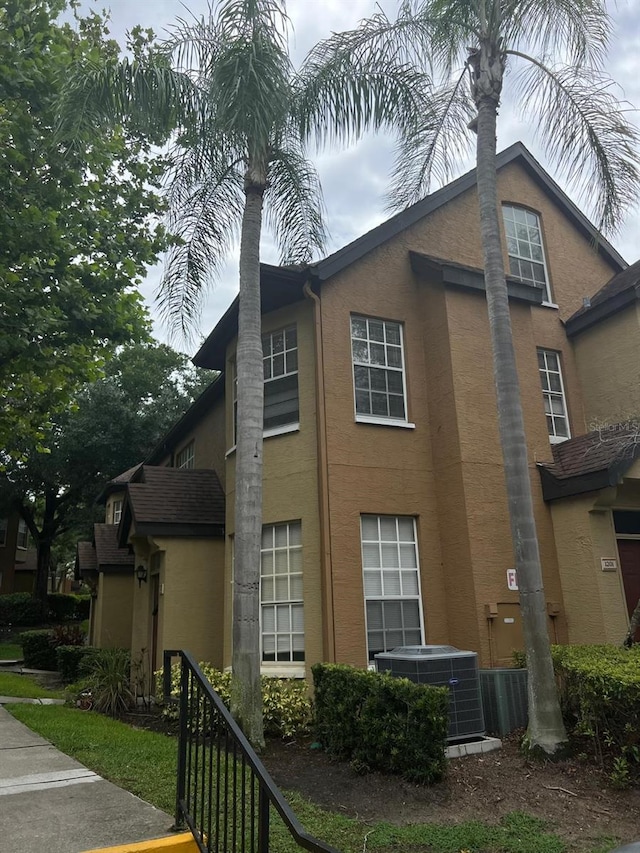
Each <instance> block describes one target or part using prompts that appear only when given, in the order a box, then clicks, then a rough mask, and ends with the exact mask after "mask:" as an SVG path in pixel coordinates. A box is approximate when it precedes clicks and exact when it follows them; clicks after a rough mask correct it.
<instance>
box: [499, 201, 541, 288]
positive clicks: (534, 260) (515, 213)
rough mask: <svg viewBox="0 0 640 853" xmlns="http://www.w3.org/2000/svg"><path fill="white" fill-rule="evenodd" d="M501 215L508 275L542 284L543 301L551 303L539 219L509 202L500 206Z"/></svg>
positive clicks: (534, 283) (527, 281) (538, 285)
mask: <svg viewBox="0 0 640 853" xmlns="http://www.w3.org/2000/svg"><path fill="white" fill-rule="evenodd" d="M502 216H503V219H504V230H505V234H506V237H507V253H508V255H509V272H510V274H511V275H512V276H514V278H519V279H520V281H524V282H526V283H527V284H533V285H535V286H537V287H541V288H542V290H543V297H542V298H543V301H544V302H552V301H553V300H552V299H551V290H550V287H549V276H548V274H547V265H546V262H545V258H544V248H543V246H542V229H541V228H540V219H539V218H538V216H537V214H535V213H532V212H531V211H530V210H525V209H524V208H522V207H514V206H513V205H510V204H505V205H503V207H502Z"/></svg>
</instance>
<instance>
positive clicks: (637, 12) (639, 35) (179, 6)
mask: <svg viewBox="0 0 640 853" xmlns="http://www.w3.org/2000/svg"><path fill="white" fill-rule="evenodd" d="M105 5H108V6H109V7H110V12H111V34H112V36H113V37H114V38H116V39H117V40H118V41H119V42H120V43H121V44H124V36H125V32H126V31H127V30H129V29H130V28H131V27H133V26H135V25H136V24H141V25H142V26H144V27H151V28H153V30H154V31H155V33H156V34H157V35H159V36H160V37H162V36H163V35H164V34H166V32H167V28H170V26H171V24H172V22H174V21H175V19H176V18H177V17H179V16H182V17H185V16H186V15H187V13H186V9H189V10H190V11H191V12H193V13H195V14H196V15H199V14H202V13H203V12H204V11H205V9H206V0H187V2H186V3H182V2H180V0H110V3H108V4H105V3H104V2H99V3H98V4H97V6H98V8H102V7H103V6H105ZM380 5H381V6H382V7H383V8H384V9H385V10H386V11H387V12H388V14H390V15H392V14H393V10H394V9H395V8H396V3H395V2H394V0H383V1H382V2H381V3H380ZM608 5H609V6H610V7H611V9H610V11H611V14H612V17H613V20H614V24H615V31H614V37H613V41H612V45H611V49H610V52H609V60H608V62H607V70H608V72H609V74H610V75H611V77H612V78H613V79H614V80H615V81H616V82H617V83H618V84H619V86H620V89H619V93H618V94H619V97H620V98H623V99H625V100H626V101H628V102H629V104H630V109H631V108H633V112H632V113H631V115H632V118H633V120H634V121H635V123H636V124H637V125H638V126H639V127H640V112H638V111H637V110H638V108H640V0H617V2H615V1H614V0H611V2H609V3H608ZM82 8H83V9H87V8H89V3H88V2H87V0H84V2H83V4H82ZM287 9H288V12H289V15H290V18H291V20H292V23H293V35H292V39H291V50H292V56H293V59H294V62H296V63H299V62H300V61H301V60H302V59H303V58H304V56H305V54H306V52H307V50H308V49H309V48H310V47H311V46H312V45H313V44H314V43H315V42H316V41H317V40H318V39H320V38H322V37H324V36H326V35H328V34H329V33H330V32H331V31H337V30H343V29H348V28H351V27H353V26H355V25H356V24H357V22H358V20H360V19H361V18H363V17H366V16H368V15H370V14H371V13H372V12H373V11H374V9H375V4H374V0H288V3H287ZM517 140H521V141H522V142H524V143H525V145H527V147H528V148H529V149H530V151H531V152H532V153H533V154H534V156H536V157H537V158H538V159H539V160H540V162H541V163H542V165H543V166H545V167H546V168H549V166H550V164H549V163H547V162H546V160H545V157H544V154H543V151H542V150H541V148H540V146H539V145H537V143H536V139H535V128H534V127H533V126H531V125H527V124H523V123H522V121H520V119H519V116H518V114H517V110H516V109H514V105H513V104H512V103H510V102H509V100H508V99H505V101H504V103H503V106H502V109H501V111H500V117H499V133H498V149H502V148H506V147H507V146H508V145H511V144H512V143H513V142H516V141H517ZM392 149H393V145H392V141H391V140H389V139H384V138H381V137H372V138H366V139H365V140H363V141H362V142H361V143H360V144H359V145H357V146H355V147H353V148H351V149H349V150H347V151H342V152H340V153H331V154H329V153H323V154H321V155H320V156H319V157H317V158H316V165H317V167H318V169H319V171H320V176H321V180H322V185H323V190H324V196H325V205H326V209H327V224H328V226H329V231H330V245H329V251H330V252H331V251H335V250H336V249H339V248H340V247H341V246H343V245H345V244H346V243H348V242H349V241H351V240H353V239H354V238H356V237H358V236H359V235H361V234H363V233H364V232H366V231H368V230H369V229H370V228H372V227H374V226H375V225H377V224H379V223H380V222H382V221H383V220H384V219H385V218H386V215H385V212H384V193H385V189H386V185H387V177H388V170H389V167H390V164H391V161H392ZM472 166H473V163H472V161H471V160H468V161H467V162H461V163H460V168H459V172H458V173H459V174H462V173H463V172H465V171H467V170H468V169H469V168H471V167H472ZM554 177H555V178H556V179H557V180H558V182H559V183H560V184H561V185H563V181H562V177H561V176H560V175H554ZM435 188H437V187H434V189H435ZM611 241H612V243H613V244H614V245H615V247H616V248H617V249H618V250H619V251H620V252H621V254H622V255H623V257H625V259H626V260H627V261H629V262H633V261H635V260H637V259H638V258H639V257H640V211H638V210H636V211H634V212H633V213H632V214H630V215H629V216H628V218H627V220H626V222H625V223H624V225H623V227H622V229H621V231H620V233H619V234H617V235H615V236H614V237H613V238H612V240H611ZM262 253H263V260H265V261H268V262H271V263H277V262H278V257H277V253H276V252H275V249H274V247H273V244H272V242H271V241H270V239H269V238H268V235H266V236H265V239H264V242H263V247H262ZM160 275H161V268H160V267H158V268H154V269H152V270H150V272H149V276H148V278H147V281H146V282H145V284H144V286H143V292H144V295H145V298H146V299H147V302H148V304H149V307H150V310H151V313H152V316H155V312H154V307H153V293H154V290H155V288H156V287H157V285H158V282H159V279H160ZM237 280H238V273H237V256H234V257H231V258H230V259H229V262H228V263H227V265H226V268H225V270H224V271H223V274H222V276H221V278H220V280H219V282H218V283H217V284H216V286H215V288H214V289H213V290H212V291H211V292H210V294H209V296H208V298H207V300H206V304H205V307H204V310H203V313H202V321H201V328H200V331H201V333H202V334H204V335H206V334H208V332H209V331H210V330H211V328H213V326H214V325H215V323H216V322H217V320H218V319H219V318H220V316H221V315H222V313H223V312H224V311H225V310H226V308H227V307H228V305H229V303H230V302H231V300H232V299H233V297H234V296H235V294H236V293H237ZM155 333H156V336H157V337H158V338H160V339H162V340H166V339H167V330H166V329H164V328H163V327H162V325H161V324H160V323H159V322H157V321H156V322H155ZM173 343H174V345H176V346H181V344H180V342H179V341H173ZM181 348H185V349H186V350H192V351H193V350H194V346H193V345H191V346H189V347H184V346H183V345H182V347H181Z"/></svg>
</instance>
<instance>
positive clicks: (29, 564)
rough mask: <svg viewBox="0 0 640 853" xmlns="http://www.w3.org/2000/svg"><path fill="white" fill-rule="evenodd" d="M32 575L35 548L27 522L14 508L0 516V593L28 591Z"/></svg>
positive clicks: (31, 584) (34, 572) (34, 566)
mask: <svg viewBox="0 0 640 853" xmlns="http://www.w3.org/2000/svg"><path fill="white" fill-rule="evenodd" d="M35 576H36V551H35V549H34V548H33V547H32V546H31V543H30V541H29V530H28V529H27V523H26V522H25V520H24V519H23V518H21V517H20V514H19V513H18V511H17V510H14V511H12V512H10V513H9V514H8V515H7V516H5V517H4V518H0V595H5V594H8V593H12V592H32V590H33V584H34V581H35Z"/></svg>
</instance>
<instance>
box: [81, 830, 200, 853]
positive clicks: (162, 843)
mask: <svg viewBox="0 0 640 853" xmlns="http://www.w3.org/2000/svg"><path fill="white" fill-rule="evenodd" d="M85 853H198V845H197V844H196V842H195V841H194V840H193V835H191V833H190V832H184V833H180V835H169V836H167V837H165V838H152V839H151V841H139V842H137V843H135V844H121V845H120V846H119V847H100V848H96V849H95V850H86V851H85Z"/></svg>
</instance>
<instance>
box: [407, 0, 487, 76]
mask: <svg viewBox="0 0 640 853" xmlns="http://www.w3.org/2000/svg"><path fill="white" fill-rule="evenodd" d="M496 2H498V0H486V2H485V3H483V4H480V3H478V2H477V0H404V4H403V6H404V7H405V12H404V14H405V17H406V18H407V19H411V18H413V19H414V20H415V21H416V23H417V24H419V25H420V32H423V33H424V35H425V37H426V38H427V40H428V41H427V44H426V45H424V44H421V45H420V48H421V52H425V50H426V51H427V52H428V54H429V55H430V62H431V65H432V67H433V68H437V69H439V70H440V72H441V74H442V76H443V77H444V78H445V79H448V78H449V76H450V75H451V74H452V73H453V71H454V69H457V68H461V67H462V65H463V64H464V60H465V59H466V56H467V53H468V51H469V48H472V47H477V46H478V39H479V37H480V32H481V30H482V28H483V22H482V21H481V10H480V6H481V5H482V6H483V7H485V9H486V10H487V11H489V12H490V11H491V8H492V6H494V5H495V3H496ZM488 18H489V19H490V16H488ZM489 23H490V20H488V21H487V22H485V23H484V27H485V29H487V27H488V25H489ZM497 23H498V22H497V21H493V26H496V25H497Z"/></svg>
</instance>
